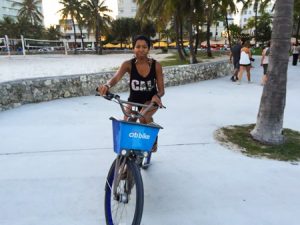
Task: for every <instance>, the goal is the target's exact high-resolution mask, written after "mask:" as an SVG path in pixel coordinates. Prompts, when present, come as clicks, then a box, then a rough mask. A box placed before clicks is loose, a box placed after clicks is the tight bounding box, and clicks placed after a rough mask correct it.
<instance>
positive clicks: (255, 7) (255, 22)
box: [254, 1, 258, 47]
mask: <svg viewBox="0 0 300 225" xmlns="http://www.w3.org/2000/svg"><path fill="white" fill-rule="evenodd" d="M254 4H255V6H254V11H255V16H254V27H255V28H254V29H255V31H254V36H255V47H256V43H257V10H258V5H257V4H258V2H257V1H255V3H254Z"/></svg>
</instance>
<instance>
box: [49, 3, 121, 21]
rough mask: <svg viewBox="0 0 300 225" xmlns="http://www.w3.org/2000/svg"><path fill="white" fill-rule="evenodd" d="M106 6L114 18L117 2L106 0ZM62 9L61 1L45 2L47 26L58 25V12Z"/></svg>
mask: <svg viewBox="0 0 300 225" xmlns="http://www.w3.org/2000/svg"><path fill="white" fill-rule="evenodd" d="M105 3H106V5H107V6H108V8H109V9H111V10H113V16H115V15H116V13H117V0H105ZM60 9H61V5H60V4H59V0H43V10H44V16H45V18H44V19H45V26H46V27H50V26H51V25H55V24H58V21H59V14H58V13H57V11H59V10H60Z"/></svg>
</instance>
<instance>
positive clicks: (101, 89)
mask: <svg viewBox="0 0 300 225" xmlns="http://www.w3.org/2000/svg"><path fill="white" fill-rule="evenodd" d="M108 90H109V86H108V85H107V84H101V85H99V87H98V88H97V91H98V92H99V94H100V95H101V96H105V95H106V94H107V92H108Z"/></svg>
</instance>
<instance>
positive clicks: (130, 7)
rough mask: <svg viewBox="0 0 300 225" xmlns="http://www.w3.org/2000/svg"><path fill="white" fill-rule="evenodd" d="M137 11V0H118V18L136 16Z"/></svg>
mask: <svg viewBox="0 0 300 225" xmlns="http://www.w3.org/2000/svg"><path fill="white" fill-rule="evenodd" d="M136 12H137V4H136V2H135V0H118V15H117V18H122V17H130V18H133V17H135V14H136Z"/></svg>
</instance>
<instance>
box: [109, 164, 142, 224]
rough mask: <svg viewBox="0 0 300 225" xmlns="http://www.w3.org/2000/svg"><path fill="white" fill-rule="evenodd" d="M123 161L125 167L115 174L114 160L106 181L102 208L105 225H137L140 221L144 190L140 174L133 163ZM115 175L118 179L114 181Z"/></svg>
mask: <svg viewBox="0 0 300 225" xmlns="http://www.w3.org/2000/svg"><path fill="white" fill-rule="evenodd" d="M123 160H126V162H125V165H124V166H123V168H121V167H120V168H121V169H120V168H119V171H117V172H116V173H115V168H116V166H115V165H116V160H115V161H114V162H113V164H112V165H111V168H110V170H109V172H108V175H107V179H106V185H105V200H104V201H105V203H104V208H105V218H106V224H107V225H121V224H126V225H139V224H140V223H141V219H142V214H143V206H144V188H143V181H142V177H141V173H140V170H139V168H138V166H137V165H136V163H135V162H134V161H132V160H129V159H123ZM115 175H116V176H117V177H118V176H119V178H120V179H114V176H115ZM114 182H117V184H114ZM114 185H116V191H115V193H114V190H113V187H114Z"/></svg>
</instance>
